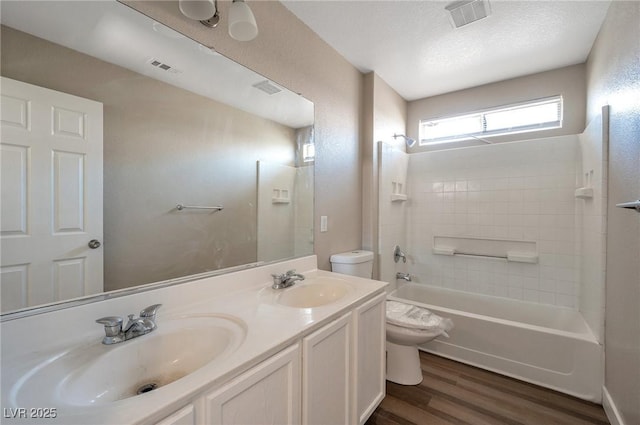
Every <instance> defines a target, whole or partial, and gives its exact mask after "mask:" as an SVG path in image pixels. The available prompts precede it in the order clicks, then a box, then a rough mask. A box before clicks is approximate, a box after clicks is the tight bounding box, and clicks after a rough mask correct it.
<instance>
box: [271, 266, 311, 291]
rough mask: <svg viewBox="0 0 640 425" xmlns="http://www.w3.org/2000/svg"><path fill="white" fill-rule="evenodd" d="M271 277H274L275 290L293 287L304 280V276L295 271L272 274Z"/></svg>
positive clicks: (273, 286)
mask: <svg viewBox="0 0 640 425" xmlns="http://www.w3.org/2000/svg"><path fill="white" fill-rule="evenodd" d="M271 277H273V285H271V287H272V288H273V289H284V288H288V287H290V286H293V284H294V283H296V282H297V281H299V280H304V276H303V275H301V274H300V273H296V271H295V270H289V271H288V272H286V273H283V274H272V275H271Z"/></svg>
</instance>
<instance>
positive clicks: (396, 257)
mask: <svg viewBox="0 0 640 425" xmlns="http://www.w3.org/2000/svg"><path fill="white" fill-rule="evenodd" d="M400 260H402V262H403V263H406V262H407V256H406V254H405V253H404V252H402V250H401V249H400V247H399V246H398V245H396V247H395V248H394V249H393V261H394V262H396V263H397V262H398V261H400Z"/></svg>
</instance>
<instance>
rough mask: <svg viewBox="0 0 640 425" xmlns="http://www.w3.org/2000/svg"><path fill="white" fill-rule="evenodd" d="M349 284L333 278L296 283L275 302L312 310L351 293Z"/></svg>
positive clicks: (312, 279) (285, 290)
mask: <svg viewBox="0 0 640 425" xmlns="http://www.w3.org/2000/svg"><path fill="white" fill-rule="evenodd" d="M351 289H352V287H351V285H349V282H347V281H346V280H343V279H338V278H334V277H315V278H311V279H307V280H304V281H300V282H296V284H295V285H294V286H292V287H291V288H287V289H284V290H282V293H280V294H279V295H278V296H277V298H276V302H277V303H278V304H281V305H285V306H288V307H296V308H313V307H320V306H324V305H327V304H331V303H333V302H335V301H338V300H339V299H341V298H343V297H344V296H345V295H347V294H348V293H349V292H350V291H351Z"/></svg>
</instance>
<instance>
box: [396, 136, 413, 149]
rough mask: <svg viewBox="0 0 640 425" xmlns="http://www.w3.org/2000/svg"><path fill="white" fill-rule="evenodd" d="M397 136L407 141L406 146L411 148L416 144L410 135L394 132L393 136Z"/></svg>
mask: <svg viewBox="0 0 640 425" xmlns="http://www.w3.org/2000/svg"><path fill="white" fill-rule="evenodd" d="M398 137H402V138H403V139H404V141H405V142H406V143H407V146H408V147H410V148H412V147H413V146H414V145H415V144H416V140H415V139H412V138H411V137H407V136H405V135H404V134H394V135H393V138H394V139H397V138H398Z"/></svg>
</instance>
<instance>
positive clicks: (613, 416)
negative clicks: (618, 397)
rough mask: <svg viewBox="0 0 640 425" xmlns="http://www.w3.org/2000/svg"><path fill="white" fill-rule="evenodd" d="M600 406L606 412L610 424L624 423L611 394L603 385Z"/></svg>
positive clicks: (623, 424) (622, 424)
mask: <svg viewBox="0 0 640 425" xmlns="http://www.w3.org/2000/svg"><path fill="white" fill-rule="evenodd" d="M602 407H604V413H606V415H607V419H609V422H611V425H625V423H624V421H623V420H622V417H621V416H620V412H618V408H617V407H616V405H615V403H614V402H613V399H612V398H611V394H609V391H607V387H605V386H603V387H602Z"/></svg>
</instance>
